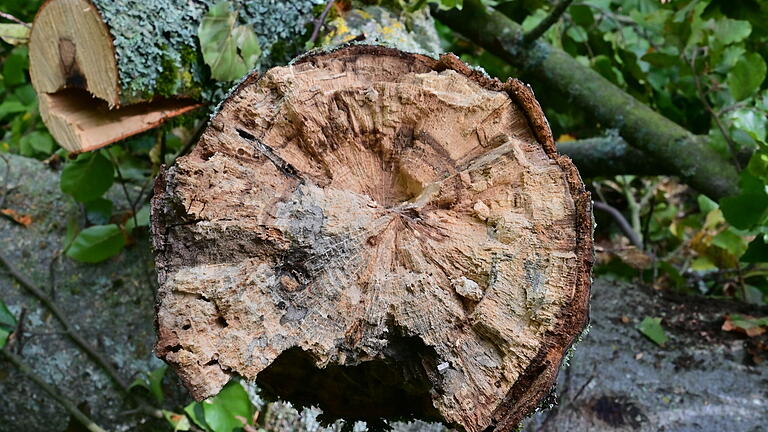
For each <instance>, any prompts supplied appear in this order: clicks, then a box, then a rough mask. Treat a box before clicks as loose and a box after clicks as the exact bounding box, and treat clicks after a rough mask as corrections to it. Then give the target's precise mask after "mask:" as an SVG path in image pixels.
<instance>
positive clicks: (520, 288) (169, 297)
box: [152, 45, 592, 432]
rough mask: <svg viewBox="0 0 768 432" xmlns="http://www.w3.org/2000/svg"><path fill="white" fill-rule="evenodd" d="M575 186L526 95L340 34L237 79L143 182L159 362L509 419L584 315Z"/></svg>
mask: <svg viewBox="0 0 768 432" xmlns="http://www.w3.org/2000/svg"><path fill="white" fill-rule="evenodd" d="M590 203H591V201H590V198H589V194H588V193H587V192H586V191H585V190H584V186H583V184H582V182H581V179H580V177H579V175H578V172H577V171H576V169H575V168H574V166H573V165H572V163H571V162H570V160H569V159H568V158H567V157H562V156H559V155H558V154H557V152H556V150H555V146H554V142H553V140H552V136H551V132H550V130H549V126H548V124H547V122H546V119H545V118H544V115H543V113H542V112H541V109H540V107H539V106H538V103H537V102H536V101H535V99H534V97H533V94H532V92H531V91H530V89H529V88H528V87H527V86H525V85H524V84H522V83H520V82H519V81H516V80H510V81H508V82H507V83H501V82H499V81H497V80H493V79H490V78H488V77H486V76H484V75H482V74H481V73H479V72H477V71H473V70H471V69H470V68H468V67H467V66H466V65H464V64H463V63H462V62H461V61H459V60H458V59H457V58H456V57H454V56H452V55H445V56H442V57H441V58H440V59H432V58H429V57H426V56H422V55H416V54H407V53H404V52H401V51H397V50H394V49H388V48H382V47H374V46H364V45H356V46H351V47H345V48H342V49H339V50H337V51H333V52H330V53H321V54H316V55H312V56H305V57H303V58H302V59H300V60H299V61H297V62H296V63H294V64H292V65H291V66H287V67H278V68H274V69H272V70H270V71H268V72H267V73H266V74H264V75H263V76H261V77H259V76H257V75H255V74H254V75H252V76H250V77H249V78H247V79H246V80H244V81H243V82H242V83H241V84H240V85H239V87H238V88H237V89H236V90H235V91H234V92H233V93H232V94H231V95H230V96H229V98H228V99H227V100H226V101H225V102H224V103H223V104H222V106H221V110H220V111H219V112H218V114H217V115H216V116H215V117H214V118H213V119H212V120H211V124H210V126H209V127H208V128H207V129H206V130H205V131H204V133H203V135H202V137H201V139H200V142H199V143H198V145H197V146H196V147H195V149H194V150H193V152H192V153H191V154H190V155H188V156H186V157H183V158H180V159H179V160H178V161H177V163H176V165H174V166H173V167H171V168H170V169H168V170H167V171H166V172H165V173H164V174H163V175H161V176H160V177H159V178H158V179H157V181H156V183H155V197H154V199H153V203H152V229H153V244H154V250H155V257H156V265H157V271H158V280H159V282H160V289H159V291H158V297H157V326H158V341H157V344H156V351H157V354H158V356H160V357H161V358H163V359H164V360H165V361H166V362H168V363H169V364H171V365H172V366H173V367H174V368H175V370H176V371H177V373H178V374H179V376H180V378H181V379H182V381H183V383H184V384H185V386H186V387H187V388H188V389H189V390H190V392H191V393H192V395H193V396H194V397H195V398H196V399H198V400H200V399H203V398H206V397H208V396H211V395H214V394H216V393H217V392H218V391H219V390H220V389H221V387H222V386H223V385H224V384H225V383H226V382H227V381H228V380H229V379H230V377H232V376H235V375H239V376H242V377H244V378H246V379H249V380H255V381H256V382H257V383H258V384H259V385H260V386H262V387H263V388H265V389H266V390H267V391H268V392H270V393H272V394H273V395H275V396H279V397H282V398H285V399H288V400H292V401H294V402H297V403H300V404H309V403H312V404H317V405H319V406H320V407H321V408H322V409H323V410H324V412H325V413H326V414H327V415H329V416H335V417H344V418H348V419H362V420H370V419H374V418H379V417H382V416H383V417H401V416H408V417H420V418H425V419H437V420H441V421H444V422H446V423H447V424H451V425H455V426H460V427H463V428H464V429H466V430H468V431H470V432H478V431H483V430H486V429H487V428H489V427H495V428H496V430H499V431H509V430H513V429H514V428H515V427H517V424H518V423H519V421H520V420H522V419H523V418H524V416H526V415H527V414H528V413H530V412H531V411H532V410H533V409H534V408H535V407H536V406H537V404H538V403H539V401H540V400H541V399H542V398H543V397H544V396H546V395H547V394H548V393H549V391H550V389H551V387H552V384H553V383H554V380H555V377H556V375H557V372H558V369H559V367H560V364H561V361H562V359H563V356H564V355H565V352H566V350H567V349H568V348H569V347H570V346H571V344H572V343H573V341H574V339H575V338H576V337H577V336H578V334H579V333H580V332H581V330H582V329H583V327H584V325H585V324H586V321H587V315H588V298H589V284H590V270H591V265H592V217H591V204H590Z"/></svg>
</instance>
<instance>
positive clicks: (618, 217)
mask: <svg viewBox="0 0 768 432" xmlns="http://www.w3.org/2000/svg"><path fill="white" fill-rule="evenodd" d="M594 207H595V208H596V209H598V210H602V211H604V212H606V213H608V214H609V215H611V217H613V219H614V220H615V221H616V224H617V225H619V228H620V229H621V231H622V232H623V233H624V235H626V236H627V238H629V241H630V242H632V244H633V245H635V247H637V248H638V249H643V241H642V240H641V239H640V235H639V234H637V232H635V230H634V229H633V228H632V225H630V224H629V222H627V219H626V218H624V215H623V214H621V212H620V211H618V210H617V209H616V208H615V207H613V206H611V205H609V204H607V203H604V202H600V201H595V202H594Z"/></svg>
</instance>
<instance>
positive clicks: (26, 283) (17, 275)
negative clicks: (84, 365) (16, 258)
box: [0, 253, 128, 392]
mask: <svg viewBox="0 0 768 432" xmlns="http://www.w3.org/2000/svg"><path fill="white" fill-rule="evenodd" d="M0 263H1V264H2V265H4V266H5V268H6V269H8V273H10V274H11V276H12V277H13V278H14V279H16V280H17V281H18V282H19V284H21V286H22V287H23V288H24V289H25V290H27V291H28V292H29V293H30V294H32V295H33V296H35V297H36V298H37V299H38V300H40V302H41V303H42V304H43V306H45V307H46V309H48V310H49V311H50V312H51V314H52V315H53V316H54V317H55V318H56V319H57V320H59V322H60V323H61V325H62V327H64V332H65V333H66V334H67V335H68V336H69V337H70V338H71V339H72V341H73V342H74V343H75V344H76V345H77V346H79V347H80V348H81V349H82V350H83V351H85V353H86V354H88V356H89V357H91V359H93V361H95V362H96V363H97V364H98V365H99V366H100V367H101V368H102V369H104V371H105V372H107V374H108V375H109V376H110V377H111V378H112V379H113V380H114V381H115V383H117V385H118V386H119V387H120V388H121V389H122V390H124V391H126V392H127V391H128V383H127V382H126V381H125V380H123V378H122V377H121V376H120V374H118V373H117V370H115V368H114V366H112V365H111V364H110V363H109V361H108V360H107V359H106V358H105V357H104V356H102V355H101V354H100V353H99V352H98V351H96V349H95V348H94V347H92V346H91V344H89V343H88V342H87V341H86V340H85V339H83V337H82V336H80V335H79V334H78V333H77V332H75V327H74V326H73V325H72V324H71V323H70V322H69V320H68V319H67V317H66V316H65V315H64V312H62V311H61V309H59V307H58V306H57V305H56V304H55V303H54V302H53V301H52V300H51V299H50V298H49V297H48V295H46V294H45V293H44V292H43V291H42V290H41V289H40V288H38V287H37V286H36V285H35V284H34V282H32V281H31V280H30V279H29V277H28V276H27V275H25V274H23V273H21V272H20V271H19V269H17V268H16V267H15V266H14V265H13V264H12V263H11V262H10V261H9V260H8V258H6V257H5V255H3V254H2V253H0Z"/></svg>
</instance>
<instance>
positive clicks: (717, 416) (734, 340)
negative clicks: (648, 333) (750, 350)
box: [525, 279, 768, 432]
mask: <svg viewBox="0 0 768 432" xmlns="http://www.w3.org/2000/svg"><path fill="white" fill-rule="evenodd" d="M726 313H747V314H754V315H756V316H765V315H768V310H767V309H766V308H763V309H762V310H760V309H756V308H752V307H749V306H745V305H743V304H737V303H731V302H722V301H717V300H711V299H697V298H691V297H682V298H676V299H672V300H670V299H669V298H664V297H662V293H660V292H653V291H651V290H649V289H647V288H644V287H639V286H634V285H631V284H628V283H626V282H615V281H611V280H608V279H603V280H600V279H598V280H597V281H595V283H594V284H593V287H592V314H591V317H592V320H591V325H590V331H589V333H588V334H587V335H586V336H585V337H584V339H583V341H582V342H581V343H580V344H578V345H577V346H576V350H575V353H574V356H573V358H571V360H570V366H569V367H567V368H565V369H564V370H563V371H562V372H561V374H560V380H559V383H558V392H559V393H560V398H559V399H560V402H559V406H558V407H557V408H555V409H553V410H551V411H547V412H543V413H539V414H537V415H536V416H534V417H533V418H532V419H531V420H530V421H529V422H528V425H527V426H526V428H525V430H526V431H528V432H534V431H558V432H559V431H594V432H612V431H638V432H655V431H668V432H710V431H745V432H763V431H768V422H767V421H766V419H768V364H765V363H764V364H762V365H759V366H754V365H750V364H749V363H750V361H749V356H748V355H747V352H746V350H745V345H746V343H747V341H746V340H745V338H744V337H741V336H739V335H738V334H733V333H727V332H724V331H722V330H721V329H720V326H721V325H722V323H723V316H724V314H726ZM646 316H651V317H661V318H663V321H662V325H663V326H664V328H665V330H666V333H667V335H668V336H669V337H670V341H669V342H668V344H667V345H666V346H665V347H663V348H662V347H659V346H656V345H655V344H653V343H652V342H650V341H649V340H648V339H646V338H645V337H644V336H642V335H641V334H640V333H639V332H638V331H637V330H636V329H635V326H636V325H637V324H638V323H640V321H642V320H643V318H644V317H646ZM625 321H627V322H626V323H625Z"/></svg>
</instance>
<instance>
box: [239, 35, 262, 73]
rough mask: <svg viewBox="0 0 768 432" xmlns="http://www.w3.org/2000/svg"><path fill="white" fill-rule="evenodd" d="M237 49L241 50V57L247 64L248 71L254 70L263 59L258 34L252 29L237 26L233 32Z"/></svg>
mask: <svg viewBox="0 0 768 432" xmlns="http://www.w3.org/2000/svg"><path fill="white" fill-rule="evenodd" d="M233 36H234V38H235V42H236V43H237V47H238V48H240V55H241V56H242V58H243V61H244V62H245V66H246V68H247V69H248V70H251V69H253V67H254V66H256V64H257V63H258V62H259V58H260V57H261V45H259V40H258V39H256V33H254V32H253V30H252V29H251V28H250V27H246V26H242V25H241V26H237V27H235V30H234V32H233Z"/></svg>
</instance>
